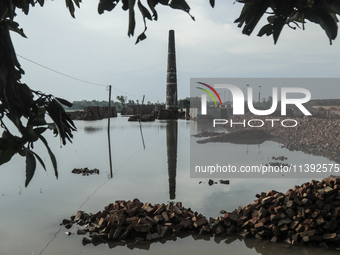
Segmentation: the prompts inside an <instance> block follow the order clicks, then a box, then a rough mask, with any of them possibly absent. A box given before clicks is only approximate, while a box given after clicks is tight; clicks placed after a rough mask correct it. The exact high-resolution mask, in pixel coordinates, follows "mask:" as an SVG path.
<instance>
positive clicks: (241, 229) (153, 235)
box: [63, 177, 340, 247]
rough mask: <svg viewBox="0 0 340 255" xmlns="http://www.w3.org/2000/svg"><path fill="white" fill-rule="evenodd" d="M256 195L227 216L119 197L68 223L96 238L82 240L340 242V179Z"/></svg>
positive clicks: (172, 204)
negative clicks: (187, 236)
mask: <svg viewBox="0 0 340 255" xmlns="http://www.w3.org/2000/svg"><path fill="white" fill-rule="evenodd" d="M256 197H257V199H256V200H254V203H253V204H248V205H246V206H245V207H242V206H239V208H238V209H237V210H235V211H233V212H225V211H223V210H222V211H221V213H223V214H224V216H220V217H217V218H216V219H213V218H210V219H209V220H207V218H206V217H205V216H203V215H201V214H199V213H197V212H193V211H192V210H191V209H190V208H185V207H183V206H182V203H181V202H177V203H171V202H169V203H168V204H167V205H165V204H163V203H162V204H155V205H152V204H150V203H142V202H140V201H139V200H138V199H134V200H133V201H132V202H131V201H127V202H126V201H116V202H115V203H114V204H113V203H112V204H109V205H108V206H106V207H105V210H103V211H99V212H97V213H96V214H93V215H89V214H86V213H84V212H82V211H78V212H77V214H76V215H75V216H73V217H71V220H64V221H63V224H64V225H65V226H66V227H68V228H69V227H71V226H72V224H73V223H77V224H79V225H85V228H84V229H82V230H78V234H86V233H89V237H90V238H92V240H90V239H88V238H84V239H83V243H87V242H93V243H94V242H96V243H98V242H107V241H108V240H128V239H130V240H131V239H132V240H135V242H144V241H151V240H155V239H159V238H162V237H165V236H167V235H177V234H179V233H182V232H183V231H195V232H196V233H199V234H214V235H220V234H226V235H235V234H237V235H240V236H243V237H251V236H254V237H255V238H258V239H269V240H271V241H272V242H277V241H280V240H281V241H285V242H287V243H290V244H296V243H314V244H318V245H319V246H321V247H339V241H340V179H337V178H332V177H329V178H326V179H324V180H322V181H321V182H319V181H315V180H312V181H311V182H310V183H305V184H303V185H302V186H295V187H294V188H293V189H290V190H288V191H287V192H286V194H284V193H281V192H277V191H274V190H271V191H269V192H267V193H261V194H257V195H256Z"/></svg>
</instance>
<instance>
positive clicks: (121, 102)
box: [65, 96, 190, 112]
mask: <svg viewBox="0 0 340 255" xmlns="http://www.w3.org/2000/svg"><path fill="white" fill-rule="evenodd" d="M116 98H117V100H118V101H114V100H111V106H112V107H116V109H117V111H118V112H120V111H121V109H122V108H124V107H129V106H137V105H141V104H142V102H141V101H140V100H138V99H137V100H136V101H135V100H131V99H128V98H127V97H126V96H117V97H116ZM72 104H73V105H72V107H65V109H67V110H83V109H84V108H85V107H87V106H101V107H107V106H109V101H105V100H102V101H98V100H91V101H89V100H85V99H84V100H81V101H73V102H72ZM143 104H144V105H153V106H155V107H157V108H158V109H164V108H165V103H164V102H159V101H157V102H156V103H151V102H150V101H147V102H144V103H143ZM177 104H178V109H183V108H186V107H187V106H189V107H190V98H189V97H187V98H185V99H179V100H178V102H177Z"/></svg>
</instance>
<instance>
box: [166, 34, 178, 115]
mask: <svg viewBox="0 0 340 255" xmlns="http://www.w3.org/2000/svg"><path fill="white" fill-rule="evenodd" d="M165 101H166V102H165V109H166V110H172V111H177V73H176V52H175V31H174V30H170V31H169V45H168V69H167V78H166V100H165Z"/></svg>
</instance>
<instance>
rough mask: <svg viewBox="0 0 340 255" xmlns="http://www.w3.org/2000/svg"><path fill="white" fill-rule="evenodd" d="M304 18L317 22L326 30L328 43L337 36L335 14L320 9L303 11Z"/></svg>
mask: <svg viewBox="0 0 340 255" xmlns="http://www.w3.org/2000/svg"><path fill="white" fill-rule="evenodd" d="M305 18H306V19H308V20H310V21H312V22H315V23H317V24H319V25H320V26H321V27H322V28H323V29H324V30H325V32H326V34H327V36H328V38H329V41H330V44H332V40H334V39H335V38H336V37H337V34H338V25H337V18H336V16H335V14H331V13H327V12H325V11H322V10H315V11H313V12H308V13H305Z"/></svg>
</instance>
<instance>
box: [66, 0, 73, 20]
mask: <svg viewBox="0 0 340 255" xmlns="http://www.w3.org/2000/svg"><path fill="white" fill-rule="evenodd" d="M65 2H66V7H67V8H68V9H69V11H70V14H71V16H72V17H73V18H75V16H74V11H75V9H74V4H73V2H72V0H65Z"/></svg>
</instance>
